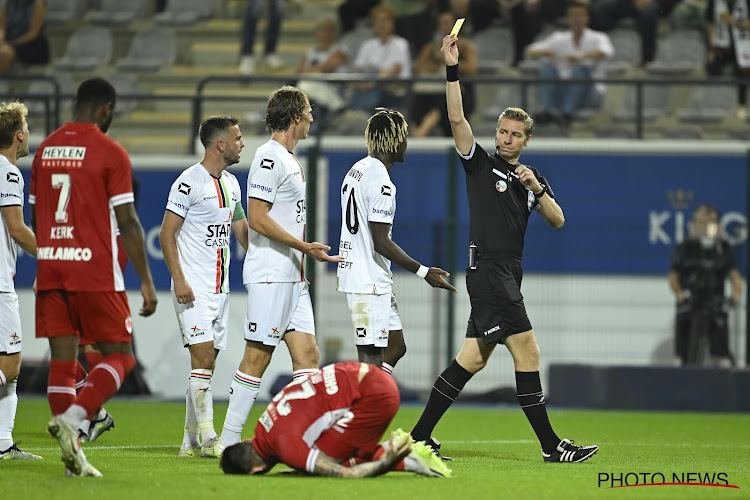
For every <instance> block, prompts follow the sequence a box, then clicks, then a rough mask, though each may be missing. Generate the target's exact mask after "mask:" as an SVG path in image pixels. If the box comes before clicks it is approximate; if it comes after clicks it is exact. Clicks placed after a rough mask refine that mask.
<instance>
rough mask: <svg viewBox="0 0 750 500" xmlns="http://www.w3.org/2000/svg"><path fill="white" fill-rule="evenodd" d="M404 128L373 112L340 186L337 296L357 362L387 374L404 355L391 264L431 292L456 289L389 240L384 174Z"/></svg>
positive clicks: (400, 150)
mask: <svg viewBox="0 0 750 500" xmlns="http://www.w3.org/2000/svg"><path fill="white" fill-rule="evenodd" d="M407 132H408V124H407V122H406V119H405V118H404V116H403V115H402V114H401V113H399V112H398V111H394V110H391V109H384V108H378V110H377V113H375V114H374V115H373V116H372V117H370V119H369V121H368V122H367V129H366V130H365V138H366V140H367V152H368V156H366V157H365V158H363V159H361V160H359V161H358V162H357V163H355V164H354V166H352V168H351V169H349V172H348V173H347V174H346V176H345V177H344V181H343V182H342V183H341V190H340V192H341V240H340V243H339V254H340V255H341V256H342V257H344V261H343V262H340V263H339V265H338V270H337V277H338V280H337V282H338V285H337V288H338V290H339V291H340V292H344V293H346V301H347V303H348V304H349V310H350V311H351V315H352V323H353V326H354V333H355V343H356V345H357V353H358V355H359V361H361V362H366V363H371V364H374V365H377V366H380V367H381V368H382V369H383V370H384V371H386V372H388V373H391V372H392V371H393V367H394V366H395V365H396V363H397V362H398V360H399V359H401V357H402V356H403V355H404V353H406V344H405V342H404V335H403V331H402V328H401V318H400V317H399V314H398V306H397V305H396V298H395V296H394V294H393V293H392V292H393V290H392V285H393V279H392V277H393V273H392V272H391V261H393V262H395V263H396V264H398V265H399V266H400V267H402V268H404V269H406V270H407V271H410V272H412V273H415V274H416V275H417V276H419V277H420V278H423V279H424V280H425V281H427V283H429V284H430V285H431V286H433V287H436V288H445V289H446V290H451V291H453V292H455V291H456V289H455V287H453V286H452V285H451V284H450V283H448V282H446V281H445V279H443V276H448V273H447V272H445V271H443V270H442V269H439V268H436V267H431V268H428V267H426V266H423V265H421V264H420V263H419V262H417V261H416V260H414V259H412V258H411V257H409V256H408V255H407V254H406V252H404V251H403V250H402V249H401V247H399V246H398V245H397V244H396V243H395V242H394V241H393V240H392V239H391V227H392V225H393V218H394V215H395V213H396V186H395V185H394V184H393V182H391V178H390V176H389V172H390V170H391V168H392V167H393V164H394V163H403V162H404V160H405V159H406V134H407Z"/></svg>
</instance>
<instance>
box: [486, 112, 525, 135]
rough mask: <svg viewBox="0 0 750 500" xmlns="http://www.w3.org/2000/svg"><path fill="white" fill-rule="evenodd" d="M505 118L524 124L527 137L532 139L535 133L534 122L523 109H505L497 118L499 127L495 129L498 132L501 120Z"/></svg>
mask: <svg viewBox="0 0 750 500" xmlns="http://www.w3.org/2000/svg"><path fill="white" fill-rule="evenodd" d="M503 118H507V119H508V120H513V121H517V122H521V123H523V131H524V132H525V133H526V137H531V134H532V132H533V131H534V120H533V119H532V118H531V117H530V116H529V114H528V113H527V112H526V111H524V110H523V109H521V108H505V109H504V110H503V112H502V113H500V116H498V118H497V126H496V127H495V130H496V131H497V130H500V120H502V119H503Z"/></svg>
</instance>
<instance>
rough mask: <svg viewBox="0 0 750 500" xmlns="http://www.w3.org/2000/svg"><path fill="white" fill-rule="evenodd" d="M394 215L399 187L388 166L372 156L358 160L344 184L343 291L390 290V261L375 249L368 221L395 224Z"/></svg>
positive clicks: (340, 273)
mask: <svg viewBox="0 0 750 500" xmlns="http://www.w3.org/2000/svg"><path fill="white" fill-rule="evenodd" d="M395 214H396V186H394V185H393V183H392V182H391V178H390V176H389V175H388V170H387V169H386V168H385V165H383V163H382V162H381V161H380V160H378V159H376V158H373V157H371V156H367V157H365V158H363V159H361V160H359V161H358V162H357V163H355V164H354V166H353V167H352V168H350V169H349V172H348V173H347V174H346V177H344V181H343V182H342V183H341V240H340V242H339V255H341V256H343V257H344V261H343V262H339V265H338V270H337V271H336V275H337V277H338V280H337V283H338V284H337V288H338V290H339V291H340V292H346V293H370V294H375V295H380V294H383V293H390V292H391V286H392V284H393V279H392V273H391V261H390V260H388V259H386V258H385V257H383V256H382V255H380V254H379V253H377V252H376V251H375V244H374V242H373V240H372V233H371V232H370V225H369V223H370V222H382V223H384V224H393V217H394V216H395ZM390 236H391V231H389V232H388V237H390Z"/></svg>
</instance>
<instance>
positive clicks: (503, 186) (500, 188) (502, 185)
mask: <svg viewBox="0 0 750 500" xmlns="http://www.w3.org/2000/svg"><path fill="white" fill-rule="evenodd" d="M495 189H497V190H498V191H499V192H501V193H503V192H505V190H506V189H508V183H507V182H505V181H497V182H496V183H495Z"/></svg>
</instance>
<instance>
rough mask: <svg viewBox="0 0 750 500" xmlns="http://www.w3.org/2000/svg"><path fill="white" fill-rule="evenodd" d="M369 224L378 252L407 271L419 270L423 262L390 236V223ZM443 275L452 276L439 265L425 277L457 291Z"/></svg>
mask: <svg viewBox="0 0 750 500" xmlns="http://www.w3.org/2000/svg"><path fill="white" fill-rule="evenodd" d="M369 225H370V233H371V234H372V241H373V244H374V246H375V251H376V252H378V253H379V254H380V255H382V256H383V257H385V258H386V259H388V260H390V261H391V262H394V263H395V264H397V265H398V266H399V267H401V268H403V269H406V270H407V271H410V272H412V273H416V272H417V271H419V268H420V267H421V264H420V263H419V262H417V261H416V260H414V259H412V258H411V257H409V255H408V254H407V253H406V252H404V251H403V249H402V248H401V247H400V246H398V245H397V244H396V242H395V241H393V240H392V239H391V238H390V236H388V233H389V232H390V229H391V225H390V224H385V223H383V222H370V223H369ZM443 276H450V274H449V273H448V272H446V271H443V270H442V269H440V268H438V267H431V268H429V270H428V271H427V275H426V276H425V278H424V279H425V281H426V282H427V283H429V284H430V286H432V287H433V288H444V289H446V290H450V291H452V292H456V291H457V290H456V288H455V287H454V286H453V285H451V284H450V283H448V282H447V281H445V279H443Z"/></svg>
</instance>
